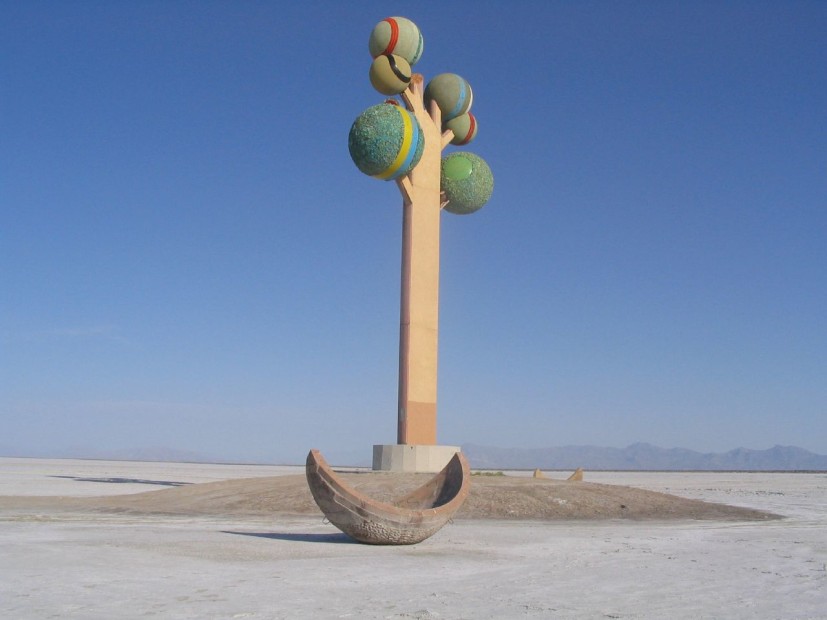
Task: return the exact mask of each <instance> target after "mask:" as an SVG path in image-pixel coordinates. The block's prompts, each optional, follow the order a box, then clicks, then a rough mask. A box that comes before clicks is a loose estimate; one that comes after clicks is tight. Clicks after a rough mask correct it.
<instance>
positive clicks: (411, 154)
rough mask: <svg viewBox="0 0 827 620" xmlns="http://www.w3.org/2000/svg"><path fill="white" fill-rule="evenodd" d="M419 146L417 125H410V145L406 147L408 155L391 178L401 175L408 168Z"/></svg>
mask: <svg viewBox="0 0 827 620" xmlns="http://www.w3.org/2000/svg"><path fill="white" fill-rule="evenodd" d="M418 146H419V130H418V128H417V127H415V126H414V127H412V131H411V146H410V148H409V149H408V156H407V157H406V158H405V161H403V162H402V165H401V166H400V167H399V171H398V172H397V174H395V175H394V176H392V177H391V179H395V178H397V177H400V176H402V174H404V173H405V172H406V171H407V170H408V168H410V167H411V162H412V161H413V158H414V156H415V155H416V149H417V147H418Z"/></svg>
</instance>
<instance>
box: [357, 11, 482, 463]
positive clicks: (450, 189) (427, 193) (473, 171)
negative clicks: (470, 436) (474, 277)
mask: <svg viewBox="0 0 827 620" xmlns="http://www.w3.org/2000/svg"><path fill="white" fill-rule="evenodd" d="M369 49H370V52H371V55H372V56H373V58H374V60H373V63H372V64H371V68H370V74H369V75H370V81H371V84H372V85H373V86H374V88H376V90H378V91H379V92H380V93H382V94H383V95H386V96H396V95H399V96H401V99H402V101H403V102H404V106H402V105H400V102H399V101H398V100H397V99H395V98H391V99H387V100H386V101H385V102H384V103H380V104H379V105H375V106H373V107H371V108H368V109H367V110H365V111H364V112H363V113H362V114H361V115H360V116H359V117H358V118H357V119H356V121H355V122H354V123H353V126H352V127H351V129H350V135H349V138H348V147H349V150H350V155H351V158H352V159H353V161H354V163H355V164H356V166H357V167H358V168H359V170H361V171H362V172H364V173H365V174H367V175H370V176H373V177H375V178H378V179H383V180H392V181H395V182H396V184H397V185H398V187H399V191H400V193H401V194H402V222H403V225H402V295H401V312H400V338H399V407H398V423H397V445H404V446H436V443H437V434H436V397H437V344H438V333H439V329H438V318H439V236H440V212H441V210H442V209H443V208H444V209H445V210H446V211H448V212H450V213H454V214H459V215H464V214H468V213H473V212H474V211H477V210H478V209H480V208H481V207H482V206H483V205H484V204H485V203H486V202H487V201H488V199H489V198H490V197H491V193H492V191H493V188H494V180H493V177H492V175H491V170H490V168H489V167H488V165H487V164H486V163H485V161H484V160H483V159H482V158H480V157H478V156H477V155H473V154H471V153H467V152H462V151H459V152H454V153H452V154H450V155H448V156H446V157H442V152H443V150H444V149H445V148H446V147H447V146H448V145H449V144H454V145H464V144H467V143H469V142H470V141H471V140H473V139H474V138H475V137H476V135H477V121H476V118H475V117H474V116H473V114H471V112H470V108H471V104H472V102H473V93H472V91H471V85H470V84H469V83H468V82H467V81H466V80H464V79H463V78H462V77H460V76H459V75H456V74H454V73H442V74H440V75H437V76H436V77H434V78H433V79H432V80H431V81H430V82H429V83H428V84H427V86H425V85H424V78H423V76H422V75H421V74H414V73H412V72H411V67H412V66H413V65H415V64H416V62H417V61H418V60H419V59H420V57H421V55H422V49H423V40H422V34H421V33H420V31H419V28H418V27H417V26H416V25H415V24H414V23H413V22H412V21H410V20H408V19H406V18H404V17H389V18H387V19H385V20H383V21H381V22H379V23H378V24H377V25H376V26H375V27H374V29H373V32H372V33H371V36H370V41H369ZM377 448H381V446H377ZM376 455H377V452H376V448H375V449H374V469H396V467H393V466H390V467H386V466H381V465H379V466H377V456H376ZM450 455H451V453H450V451H449V452H447V453H444V454H443V455H442V456H438V457H436V460H437V461H441V463H432V464H431V465H425V466H421V465H417V466H415V467H414V468H415V469H432V470H436V469H439V468H440V467H441V466H442V465H444V463H445V462H447V460H448V459H449V458H450ZM428 458H432V457H428ZM379 460H380V461H381V457H379ZM425 460H428V459H425ZM420 461H422V459H420ZM406 469H411V468H410V467H406Z"/></svg>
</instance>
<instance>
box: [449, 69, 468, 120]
mask: <svg viewBox="0 0 827 620" xmlns="http://www.w3.org/2000/svg"><path fill="white" fill-rule="evenodd" d="M465 90H466V89H465V80H463V79H460V80H459V94H458V95H457V104H456V105H455V106H454V109H453V110H451V111H450V112H449V113H448V114H446V116H447V117H448V118H454V117H455V116H459V115H460V114H461V113H462V104H464V103H465V97H466V96H467V93H466V92H465ZM469 107H470V106H469Z"/></svg>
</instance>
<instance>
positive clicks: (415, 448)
mask: <svg viewBox="0 0 827 620" xmlns="http://www.w3.org/2000/svg"><path fill="white" fill-rule="evenodd" d="M457 452H460V449H459V446H433V445H411V444H384V445H380V444H378V445H375V446H373V470H374V471H394V472H400V473H403V472H404V473H424V472H432V473H433V472H438V471H440V470H441V469H442V468H443V467H445V466H446V465H447V464H448V461H450V460H451V457H453V456H454V454H456V453H457Z"/></svg>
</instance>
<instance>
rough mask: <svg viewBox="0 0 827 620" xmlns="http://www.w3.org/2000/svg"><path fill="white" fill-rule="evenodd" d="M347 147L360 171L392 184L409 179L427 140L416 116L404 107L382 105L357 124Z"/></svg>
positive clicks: (366, 111)
mask: <svg viewBox="0 0 827 620" xmlns="http://www.w3.org/2000/svg"><path fill="white" fill-rule="evenodd" d="M347 146H348V150H349V151H350V157H351V159H353V163H355V164H356V167H357V168H359V170H361V171H362V172H364V173H365V174H367V175H369V176H372V177H375V178H377V179H383V180H385V181H391V180H394V179H398V178H400V177H402V176H405V175H406V174H408V173H409V172H410V171H411V170H413V168H414V167H415V166H416V165H417V164H418V163H419V159H420V158H421V157H422V149H423V148H424V146H425V137H424V136H423V135H422V128H421V127H420V126H419V122H418V121H417V120H416V117H415V116H414V115H413V114H411V113H410V112H408V111H407V110H406V109H405V108H403V107H401V106H398V105H390V104H388V103H380V104H379V105H375V106H372V107H370V108H368V109H367V110H365V111H364V112H362V113H361V114H360V115H359V117H358V118H357V119H356V120H355V121H354V122H353V125H352V126H351V128H350V134H349V135H348V140H347Z"/></svg>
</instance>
